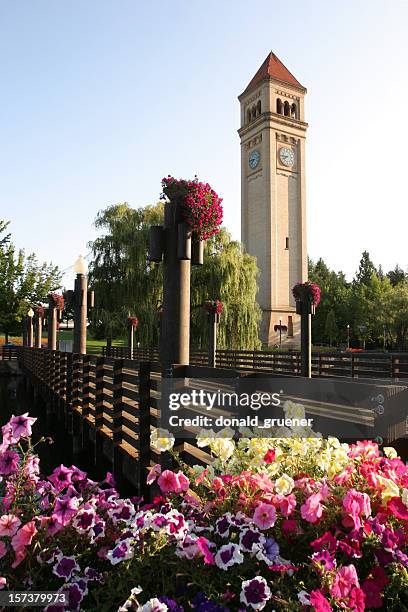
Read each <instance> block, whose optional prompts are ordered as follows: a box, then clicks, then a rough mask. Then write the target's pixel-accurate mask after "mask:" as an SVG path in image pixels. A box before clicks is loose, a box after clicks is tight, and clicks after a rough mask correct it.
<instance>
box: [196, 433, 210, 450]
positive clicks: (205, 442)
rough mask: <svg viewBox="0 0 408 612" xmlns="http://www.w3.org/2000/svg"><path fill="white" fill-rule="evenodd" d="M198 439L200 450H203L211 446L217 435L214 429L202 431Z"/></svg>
mask: <svg viewBox="0 0 408 612" xmlns="http://www.w3.org/2000/svg"><path fill="white" fill-rule="evenodd" d="M196 438H197V446H198V448H203V447H204V446H210V444H211V442H212V440H214V438H215V433H214V431H213V430H212V429H201V431H199V432H198V434H197V436H196Z"/></svg>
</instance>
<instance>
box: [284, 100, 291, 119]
mask: <svg viewBox="0 0 408 612" xmlns="http://www.w3.org/2000/svg"><path fill="white" fill-rule="evenodd" d="M283 114H284V115H285V117H290V104H289V102H288V101H287V100H286V102H285V104H284V105H283Z"/></svg>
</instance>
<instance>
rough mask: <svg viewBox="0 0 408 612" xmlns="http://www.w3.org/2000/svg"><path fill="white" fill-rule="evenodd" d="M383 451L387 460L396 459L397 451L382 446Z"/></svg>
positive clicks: (390, 447)
mask: <svg viewBox="0 0 408 612" xmlns="http://www.w3.org/2000/svg"><path fill="white" fill-rule="evenodd" d="M383 451H384V455H385V456H386V457H388V459H396V458H397V457H398V453H397V451H396V450H395V448H393V447H392V446H384V448H383Z"/></svg>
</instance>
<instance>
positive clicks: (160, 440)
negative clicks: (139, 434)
mask: <svg viewBox="0 0 408 612" xmlns="http://www.w3.org/2000/svg"><path fill="white" fill-rule="evenodd" d="M174 442H175V438H174V436H173V434H172V433H170V432H169V431H167V429H161V428H160V427H158V428H157V429H154V430H153V431H152V433H151V434H150V444H151V446H153V448H155V449H156V450H158V451H159V453H164V452H165V451H168V450H170V449H171V448H173V446H174Z"/></svg>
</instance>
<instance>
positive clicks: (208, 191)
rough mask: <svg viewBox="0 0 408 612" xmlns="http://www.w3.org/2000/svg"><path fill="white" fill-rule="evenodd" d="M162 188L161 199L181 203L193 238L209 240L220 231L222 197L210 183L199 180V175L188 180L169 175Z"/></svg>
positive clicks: (183, 216)
mask: <svg viewBox="0 0 408 612" xmlns="http://www.w3.org/2000/svg"><path fill="white" fill-rule="evenodd" d="M162 189H163V193H162V195H161V196H160V197H161V199H167V200H169V201H170V202H174V203H180V204H181V210H182V220H183V221H185V222H186V223H187V224H188V225H189V226H190V228H191V230H192V233H193V238H198V239H199V240H207V238H209V237H210V236H213V235H214V234H217V233H218V232H219V231H220V229H219V228H220V225H221V223H222V217H223V211H222V206H221V202H222V198H220V197H219V195H218V194H217V193H216V192H215V191H214V190H213V189H212V187H211V186H210V185H209V184H208V183H201V182H199V180H198V179H197V177H195V179H194V180H192V181H186V180H184V179H175V178H173V177H172V176H168V177H167V178H163V179H162Z"/></svg>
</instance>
